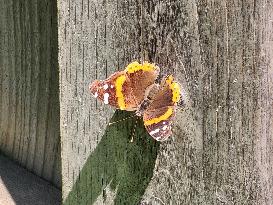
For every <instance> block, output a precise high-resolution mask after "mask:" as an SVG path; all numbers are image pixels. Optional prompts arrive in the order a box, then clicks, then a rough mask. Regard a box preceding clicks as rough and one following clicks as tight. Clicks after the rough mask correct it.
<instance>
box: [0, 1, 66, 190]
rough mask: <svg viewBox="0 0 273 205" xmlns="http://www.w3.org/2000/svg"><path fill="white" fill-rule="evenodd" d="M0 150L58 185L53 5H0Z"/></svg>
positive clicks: (55, 15)
mask: <svg viewBox="0 0 273 205" xmlns="http://www.w3.org/2000/svg"><path fill="white" fill-rule="evenodd" d="M1 15H2V16H1V20H0V21H1V55H0V64H1V65H0V69H1V89H0V98H1V100H0V119H1V120H0V127H1V131H0V150H1V152H3V153H4V154H6V155H7V156H9V157H10V158H12V159H14V160H15V161H17V162H18V163H20V164H21V165H22V166H24V167H26V168H27V169H28V170H30V171H33V172H34V173H36V174H37V175H39V176H41V177H43V178H45V179H47V180H49V181H52V182H53V183H54V184H55V185H56V186H59V187H60V185H61V181H60V179H61V176H60V171H61V170H60V168H61V167H60V135H59V133H60V131H59V91H58V81H59V80H58V58H57V56H58V54H57V52H58V42H57V38H58V36H57V4H56V2H54V1H51V0H48V1H43V2H40V1H36V0H32V1H25V2H22V1H7V0H3V1H2V2H1Z"/></svg>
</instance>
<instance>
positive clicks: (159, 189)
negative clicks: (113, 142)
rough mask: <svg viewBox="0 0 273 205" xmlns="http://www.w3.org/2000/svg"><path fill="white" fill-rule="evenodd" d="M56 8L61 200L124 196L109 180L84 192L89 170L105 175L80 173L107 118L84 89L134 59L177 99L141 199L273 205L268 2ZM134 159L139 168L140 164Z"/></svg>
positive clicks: (108, 112)
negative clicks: (174, 88)
mask: <svg viewBox="0 0 273 205" xmlns="http://www.w3.org/2000/svg"><path fill="white" fill-rule="evenodd" d="M58 8H59V22H60V23H59V45H60V53H59V63H60V102H61V136H62V176H63V199H64V201H65V200H67V201H65V202H67V204H72V201H77V202H78V203H79V204H87V203H88V202H94V203H96V204H114V203H115V204H124V202H126V198H130V197H131V195H130V193H127V195H126V194H125V195H124V196H123V197H122V199H120V198H119V199H120V200H119V201H117V200H116V201H115V200H114V198H115V197H117V196H120V195H116V194H117V193H119V192H118V190H116V189H113V187H112V186H111V183H110V182H109V184H108V185H107V184H104V183H102V184H101V185H98V186H96V187H93V188H92V189H89V188H90V186H89V185H88V184H89V183H92V180H94V175H92V173H93V170H96V171H95V173H100V174H98V175H96V177H95V178H96V179H97V180H103V179H105V180H106V181H107V179H108V178H104V175H103V173H105V172H106V171H102V172H99V171H98V170H100V169H99V167H100V166H95V167H89V168H90V173H89V172H88V168H86V167H88V165H92V163H93V162H92V163H91V162H90V160H89V159H90V157H91V158H92V156H94V155H95V156H96V153H99V152H97V151H96V150H101V149H102V148H101V145H102V144H103V145H105V143H103V142H104V141H103V139H104V136H105V135H103V134H104V132H105V130H106V131H107V130H108V129H110V128H109V127H108V126H107V123H108V122H109V120H110V117H111V116H112V113H113V109H111V108H109V107H107V106H105V105H102V103H100V102H96V101H95V100H94V99H92V98H91V96H90V94H89V91H88V84H89V83H90V82H91V81H93V80H94V79H104V78H106V77H107V76H109V75H110V74H111V73H112V72H114V71H115V70H117V69H123V68H124V67H125V65H127V64H128V63H130V62H131V61H133V60H149V61H151V62H155V63H157V64H158V65H159V66H160V67H161V68H162V73H163V74H166V73H173V74H174V75H175V77H176V78H177V79H179V81H180V82H181V84H182V85H183V88H184V92H185V98H186V106H185V108H184V109H179V110H178V113H177V117H176V121H175V126H174V136H173V137H172V138H171V139H170V140H169V141H167V142H164V143H161V145H160V148H159V150H158V152H157V160H156V161H155V165H154V168H153V178H152V179H151V181H150V182H149V185H148V187H147V188H145V189H146V191H145V194H144V195H143V196H142V197H139V196H138V197H137V200H138V203H140V201H141V202H142V203H143V204H272V198H273V196H272V193H273V190H272V185H273V184H272V175H273V174H272V173H273V172H272V164H273V161H272V156H273V155H272V154H273V153H272V138H273V132H272V131H273V130H272V129H273V128H272V109H273V107H272V104H273V99H272V87H273V81H272V80H273V79H272V78H273V71H272V70H273V63H272V59H273V56H272V55H273V52H272V46H273V45H272V42H273V41H272V34H271V33H272V31H273V30H272V29H273V28H272V19H273V18H272V13H273V12H272V10H273V7H272V3H270V2H269V1H264V0H259V1H254V0H253V1H247V2H242V1H221V2H220V1H218V2H217V1H203V0H201V1H184V2H183V1H178V0H169V1H160V0H158V1H157V0H154V1H145V0H139V1H106V0H98V1H91V0H89V1H81V2H80V1H73V0H69V1H68V0H67V1H60V2H59V4H58ZM125 126H126V127H130V126H131V124H130V122H126V123H125ZM138 128H139V129H141V126H139V127H138ZM117 129H118V128H117ZM126 130H127V129H124V133H123V134H124V135H125V136H127V135H130V132H129V131H128V130H127V131H126ZM114 135H115V133H113V136H112V135H111V136H112V137H114ZM117 137H120V135H118V136H117ZM101 140H102V141H101ZM104 149H106V150H108V149H109V150H111V149H110V148H109V145H106V146H105V147H104ZM102 154H103V156H101V157H103V159H104V160H106V161H107V160H110V161H111V160H112V159H113V158H111V157H107V156H106V157H105V156H104V155H105V152H102ZM135 154H136V153H135ZM125 156H126V155H125ZM135 157H136V156H135V155H134V157H133V158H132V159H133V160H134V159H135ZM149 157H150V156H149V155H148V156H147V158H149ZM91 161H92V160H91ZM132 163H135V164H134V166H135V170H141V163H139V162H137V161H134V162H132ZM98 164H99V162H98ZM98 164H96V165H98ZM96 167H97V168H96ZM102 167H104V168H105V167H107V166H106V165H105V166H104V165H102ZM152 167H153V166H152ZM150 169H151V168H150ZM111 170H112V169H111ZM86 175H88V176H89V178H88V177H87V176H86ZM90 176H93V179H92V177H91V178H90ZM107 176H109V175H107ZM105 177H106V176H105ZM148 179H149V178H148ZM104 182H105V181H104ZM107 182H108V181H107ZM84 183H86V186H84ZM120 183H121V181H120ZM88 187H89V188H88ZM111 188H112V189H111ZM141 188H143V186H141ZM98 190H99V191H98ZM98 192H99V193H100V196H98ZM116 199H117V198H116ZM69 201H70V202H71V203H70V202H69ZM131 202H132V204H137V203H136V201H131Z"/></svg>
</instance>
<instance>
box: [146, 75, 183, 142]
mask: <svg viewBox="0 0 273 205" xmlns="http://www.w3.org/2000/svg"><path fill="white" fill-rule="evenodd" d="M179 99H180V86H179V84H178V83H177V82H175V81H174V80H173V77H172V76H168V77H167V78H165V79H163V81H162V83H161V85H160V89H159V91H158V92H157V94H156V95H155V96H154V98H153V100H152V102H151V104H150V105H149V106H148V108H147V109H146V110H145V111H144V114H143V121H144V125H145V127H146V129H147V131H148V133H149V134H150V135H151V136H152V137H153V138H154V139H156V140H157V141H164V140H166V139H167V138H168V137H169V136H170V135H171V134H172V131H171V127H172V121H173V117H174V116H175V109H176V105H177V102H178V101H179Z"/></svg>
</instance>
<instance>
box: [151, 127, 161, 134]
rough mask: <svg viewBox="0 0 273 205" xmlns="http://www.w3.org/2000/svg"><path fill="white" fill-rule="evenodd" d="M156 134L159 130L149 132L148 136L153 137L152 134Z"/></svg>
mask: <svg viewBox="0 0 273 205" xmlns="http://www.w3.org/2000/svg"><path fill="white" fill-rule="evenodd" d="M158 132H159V129H158V128H157V129H155V130H153V131H151V132H150V135H154V134H156V133H158Z"/></svg>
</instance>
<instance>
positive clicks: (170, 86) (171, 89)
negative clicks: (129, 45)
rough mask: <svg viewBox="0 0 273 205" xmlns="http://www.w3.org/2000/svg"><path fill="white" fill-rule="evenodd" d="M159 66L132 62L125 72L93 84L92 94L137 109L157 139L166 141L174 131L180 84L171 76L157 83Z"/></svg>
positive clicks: (120, 105) (106, 101) (130, 108)
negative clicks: (173, 124)
mask: <svg viewBox="0 0 273 205" xmlns="http://www.w3.org/2000/svg"><path fill="white" fill-rule="evenodd" d="M158 74H159V68H158V67H157V66H155V65H154V64H150V63H147V62H145V63H143V64H139V63H138V62H133V63H130V64H129V65H128V66H127V67H126V69H125V70H124V71H119V72H116V73H114V74H113V75H111V76H110V77H109V78H107V79H106V80H101V81H99V80H95V81H94V82H93V83H91V84H90V86H89V89H90V91H91V93H92V94H93V95H94V96H95V97H96V98H98V99H99V100H101V101H103V102H104V103H105V104H109V105H111V106H113V107H116V108H118V109H121V110H127V111H136V115H137V116H143V121H144V125H145V127H146V129H147V131H148V132H149V134H150V135H151V136H152V137H153V138H154V139H156V140H157V141H163V140H166V139H167V138H168V137H169V136H170V135H171V133H172V131H171V125H172V120H173V117H174V115H175V109H176V106H177V103H178V101H179V99H180V95H181V93H180V92H181V91H180V86H179V84H178V83H177V82H175V81H174V79H173V77H172V76H171V75H169V76H167V77H165V78H163V80H162V81H161V83H160V84H157V83H155V81H156V79H157V77H158Z"/></svg>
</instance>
